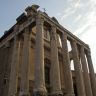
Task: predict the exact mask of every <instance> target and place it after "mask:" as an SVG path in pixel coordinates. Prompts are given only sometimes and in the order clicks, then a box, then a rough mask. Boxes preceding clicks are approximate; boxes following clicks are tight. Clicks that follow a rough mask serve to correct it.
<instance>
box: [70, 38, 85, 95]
mask: <svg viewBox="0 0 96 96" xmlns="http://www.w3.org/2000/svg"><path fill="white" fill-rule="evenodd" d="M71 47H72V56H73V62H74V69H75V70H74V71H75V78H76V86H77V94H78V96H86V95H85V88H84V81H83V74H82V69H81V64H80V61H79V56H78V49H77V44H76V41H75V40H71Z"/></svg>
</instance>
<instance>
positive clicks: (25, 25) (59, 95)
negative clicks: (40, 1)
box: [0, 5, 96, 96]
mask: <svg viewBox="0 0 96 96" xmlns="http://www.w3.org/2000/svg"><path fill="white" fill-rule="evenodd" d="M38 8H39V6H38V5H32V6H29V7H27V8H26V9H25V13H22V14H21V15H20V16H19V17H18V18H17V19H16V21H17V22H16V24H15V25H13V26H12V27H11V28H10V29H9V30H8V31H5V32H4V35H3V36H2V37H1V38H0V96H96V77H95V73H94V68H93V64H92V59H91V51H90V48H89V46H88V45H87V44H85V43H84V42H83V41H81V40H80V39H79V38H77V37H76V36H75V35H73V34H72V33H71V32H69V31H68V30H67V29H65V28H64V27H63V26H61V25H60V24H59V23H58V21H57V20H56V18H55V17H52V18H51V17H49V16H48V14H47V13H46V12H42V11H40V10H38ZM71 66H72V67H74V68H73V70H72V69H71Z"/></svg>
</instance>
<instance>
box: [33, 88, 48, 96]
mask: <svg viewBox="0 0 96 96" xmlns="http://www.w3.org/2000/svg"><path fill="white" fill-rule="evenodd" d="M33 94H34V95H33V96H47V91H46V89H45V88H44V89H42V88H41V89H34V92H33Z"/></svg>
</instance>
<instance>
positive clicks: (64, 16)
mask: <svg viewBox="0 0 96 96" xmlns="http://www.w3.org/2000/svg"><path fill="white" fill-rule="evenodd" d="M67 1H68V3H69V4H68V5H69V6H67V7H66V9H64V11H63V12H61V13H60V14H59V17H60V19H59V20H60V21H61V22H64V24H63V25H67V26H69V27H70V25H74V24H76V25H74V26H77V27H76V28H75V27H74V28H73V29H72V30H74V31H75V32H74V34H75V35H76V36H78V37H79V38H80V39H81V40H83V41H84V42H85V43H87V44H89V46H90V48H91V51H92V59H93V64H94V67H95V72H96V0H67ZM70 17H71V18H73V21H70ZM66 20H67V23H66V22H65V21H66ZM68 24H69V25H68ZM69 29H70V28H69Z"/></svg>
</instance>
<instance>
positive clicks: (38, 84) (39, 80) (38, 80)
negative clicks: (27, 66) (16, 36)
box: [34, 14, 46, 96]
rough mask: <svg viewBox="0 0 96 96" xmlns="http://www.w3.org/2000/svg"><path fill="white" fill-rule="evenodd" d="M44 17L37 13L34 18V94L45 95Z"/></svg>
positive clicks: (36, 95) (37, 95)
mask: <svg viewBox="0 0 96 96" xmlns="http://www.w3.org/2000/svg"><path fill="white" fill-rule="evenodd" d="M43 23H44V19H43V18H42V17H41V15H40V14H38V16H37V18H36V47H35V48H36V50H35V52H36V54H35V88H34V95H35V96H45V95H46V88H45V76H44V72H45V71H44V40H43V39H44V38H43V37H44V34H43V26H44V25H43Z"/></svg>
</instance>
